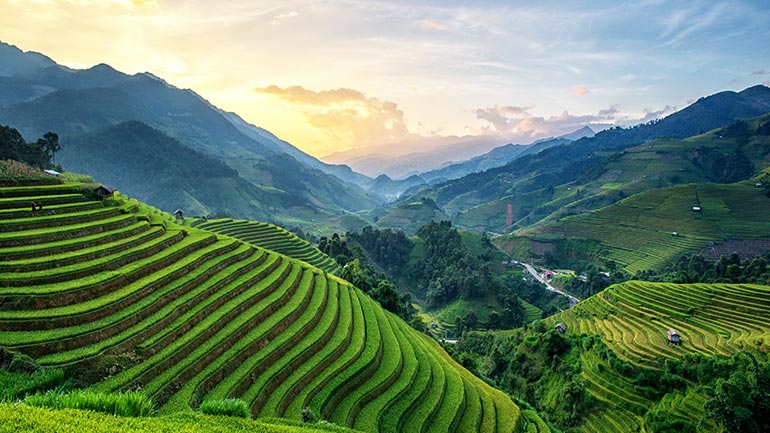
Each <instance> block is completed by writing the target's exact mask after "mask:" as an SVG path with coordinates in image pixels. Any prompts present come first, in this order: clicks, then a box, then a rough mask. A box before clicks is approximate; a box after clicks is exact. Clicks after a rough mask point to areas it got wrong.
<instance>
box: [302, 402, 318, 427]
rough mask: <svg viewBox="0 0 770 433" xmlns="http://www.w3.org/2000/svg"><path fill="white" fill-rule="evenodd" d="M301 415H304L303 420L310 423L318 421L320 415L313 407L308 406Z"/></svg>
mask: <svg viewBox="0 0 770 433" xmlns="http://www.w3.org/2000/svg"><path fill="white" fill-rule="evenodd" d="M300 416H301V417H302V422H309V423H316V422H318V415H317V414H316V413H315V411H314V410H313V408H311V407H307V406H306V407H305V408H304V409H302V414H301V415H300Z"/></svg>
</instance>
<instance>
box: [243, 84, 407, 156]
mask: <svg viewBox="0 0 770 433" xmlns="http://www.w3.org/2000/svg"><path fill="white" fill-rule="evenodd" d="M254 91H255V92H256V93H258V94H261V95H265V96H269V97H273V98H276V99H278V100H281V101H284V102H286V103H288V104H290V105H292V106H293V107H294V108H295V109H297V110H299V111H300V112H301V113H302V114H303V116H304V117H305V118H306V119H307V121H308V123H309V124H310V125H312V126H313V127H315V128H316V129H318V130H320V131H321V132H323V133H324V134H325V135H327V136H328V137H329V138H331V139H334V140H335V141H337V142H338V143H339V144H340V146H338V147H339V148H345V147H348V148H349V147H361V146H367V145H372V144H382V143H388V142H393V141H398V140H403V139H404V138H407V137H409V136H411V134H410V132H409V130H408V128H407V126H406V122H405V121H404V112H403V111H401V110H400V109H399V108H398V105H397V104H396V103H394V102H389V101H381V100H379V99H377V98H372V97H367V96H366V95H364V94H363V93H362V92H360V91H358V90H355V89H346V88H339V89H333V90H322V91H313V90H308V89H305V88H304V87H301V86H292V87H287V88H280V87H278V86H267V87H261V88H257V89H255V90H254Z"/></svg>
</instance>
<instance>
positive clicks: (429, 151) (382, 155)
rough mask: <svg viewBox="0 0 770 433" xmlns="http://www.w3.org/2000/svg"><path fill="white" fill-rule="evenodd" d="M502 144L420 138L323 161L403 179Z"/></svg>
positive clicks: (490, 140) (469, 138)
mask: <svg viewBox="0 0 770 433" xmlns="http://www.w3.org/2000/svg"><path fill="white" fill-rule="evenodd" d="M504 143H505V141H503V139H501V138H499V137H493V136H485V135H481V136H475V135H474V136H466V137H455V136H448V137H431V138H425V137H420V138H419V139H406V140H404V141H401V142H397V143H387V144H383V145H381V146H367V147H365V148H354V149H350V150H346V151H343V152H337V153H334V154H332V155H328V156H325V157H323V160H324V161H326V162H330V163H335V164H345V165H348V166H350V167H352V168H353V169H354V170H356V171H358V172H361V173H364V174H366V175H368V176H371V177H376V176H379V175H381V174H385V175H387V176H388V177H390V178H392V179H403V178H407V177H409V176H412V175H419V174H420V173H424V172H427V171H431V170H436V169H439V168H441V167H443V166H445V165H447V164H451V163H453V162H460V161H464V160H466V159H468V158H472V157H474V156H478V155H481V154H483V153H484V152H487V151H489V150H491V149H493V148H495V147H497V146H500V145H502V144H504Z"/></svg>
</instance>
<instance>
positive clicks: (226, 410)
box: [198, 398, 251, 418]
mask: <svg viewBox="0 0 770 433" xmlns="http://www.w3.org/2000/svg"><path fill="white" fill-rule="evenodd" d="M198 410H200V411H201V413H204V414H206V415H219V416H234V417H239V418H251V411H250V410H249V406H248V405H247V404H246V402H245V401H243V400H241V399H237V398H226V399H222V400H208V401H204V402H203V403H202V404H201V405H200V407H199V408H198Z"/></svg>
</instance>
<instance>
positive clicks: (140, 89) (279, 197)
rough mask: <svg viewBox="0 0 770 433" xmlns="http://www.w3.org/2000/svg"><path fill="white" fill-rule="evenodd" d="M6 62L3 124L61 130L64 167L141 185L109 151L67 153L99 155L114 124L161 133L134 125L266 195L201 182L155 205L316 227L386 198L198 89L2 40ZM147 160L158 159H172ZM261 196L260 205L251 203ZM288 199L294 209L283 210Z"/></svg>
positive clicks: (32, 133)
mask: <svg viewBox="0 0 770 433" xmlns="http://www.w3.org/2000/svg"><path fill="white" fill-rule="evenodd" d="M0 65H2V66H1V67H0V123H2V124H7V125H10V126H12V127H14V128H16V129H18V130H19V131H20V132H21V133H22V134H23V135H24V136H25V137H26V138H27V139H34V138H35V137H38V136H40V135H42V134H43V133H45V132H46V131H54V132H57V133H58V134H59V135H60V136H61V144H62V148H63V149H65V150H63V154H66V155H67V157H66V158H65V159H64V161H66V162H67V164H70V165H71V167H78V169H81V170H83V171H85V172H89V173H95V174H99V180H100V181H103V182H106V183H112V184H113V186H115V187H116V188H118V189H125V188H130V187H129V186H128V185H132V184H136V185H138V184H141V183H142V179H141V178H133V177H129V176H128V174H129V173H133V171H131V170H117V171H116V169H118V168H121V167H122V165H121V162H120V161H108V160H107V159H106V158H107V156H106V155H105V157H103V158H90V159H82V158H84V156H85V155H84V154H85V151H81V150H74V149H71V150H70V151H67V150H66V149H67V148H68V147H75V146H84V149H85V148H86V147H87V148H89V149H92V146H93V145H94V142H95V140H99V139H103V138H105V137H103V136H100V134H107V137H114V134H112V133H114V132H115V131H112V132H110V131H109V129H110V128H111V127H113V126H116V125H118V124H122V123H124V122H140V123H142V124H144V125H145V126H147V127H150V128H152V129H154V130H155V131H154V132H153V133H152V134H149V133H148V131H146V130H143V131H142V133H141V134H133V135H132V134H125V133H126V128H131V129H135V130H139V129H144V128H143V127H142V126H140V125H138V124H137V123H130V124H129V126H126V125H124V126H123V127H122V128H121V130H120V132H121V134H122V135H123V136H126V137H140V136H141V137H144V138H147V137H150V136H151V137H152V139H153V140H154V141H163V142H166V143H170V141H168V140H165V139H161V138H160V137H158V135H157V134H163V135H166V136H167V137H168V138H173V139H175V140H176V141H175V148H176V151H175V152H185V151H186V149H187V148H191V149H194V150H196V151H197V152H199V154H200V155H206V156H209V157H211V158H214V159H216V160H220V161H223V162H224V163H225V164H227V166H229V167H230V168H232V169H234V170H235V172H234V173H233V174H234V175H235V176H236V177H237V178H238V179H240V180H238V181H237V183H241V184H242V182H247V183H249V184H251V185H253V188H251V189H252V190H254V194H256V191H257V190H258V191H260V194H258V195H252V194H246V195H245V196H240V195H237V194H236V195H233V194H229V193H228V192H227V191H223V190H221V189H218V188H225V187H223V186H222V185H220V186H217V184H216V183H206V184H201V185H197V186H196V188H195V191H197V194H198V195H193V196H191V197H185V198H182V196H177V198H178V201H175V202H173V201H172V202H169V201H165V202H163V204H161V202H159V201H157V199H155V198H153V197H158V196H161V195H163V194H165V193H161V192H157V191H155V192H152V193H150V192H147V193H142V195H139V196H137V198H139V199H142V200H144V201H147V202H149V203H150V204H153V205H158V206H161V207H164V208H166V206H171V207H177V206H180V207H181V206H189V204H188V203H196V206H194V207H195V208H196V209H197V210H199V211H200V212H201V213H204V214H205V213H213V212H217V211H225V212H230V213H235V214H236V215H237V216H240V217H245V218H249V217H252V218H261V219H266V215H265V214H264V213H262V211H261V210H264V209H265V208H270V209H271V215H272V216H273V217H274V218H276V219H277V220H279V221H283V222H292V223H311V222H313V221H314V220H315V219H316V217H318V218H321V217H324V218H325V217H328V216H332V215H335V214H341V213H343V212H344V211H358V210H363V209H370V208H372V207H375V206H377V205H379V204H381V203H382V202H383V200H382V198H381V197H379V196H377V195H375V194H370V193H368V192H367V191H365V190H364V189H363V188H361V187H360V186H358V185H356V184H354V183H352V182H358V183H366V182H368V181H370V179H368V178H366V177H365V176H362V175H359V174H357V173H354V172H353V171H352V170H351V169H350V168H349V167H343V166H334V165H329V164H325V163H323V162H321V161H319V160H317V159H315V158H313V157H311V156H309V155H307V154H305V153H303V152H302V151H300V150H299V149H297V148H295V147H293V146H292V145H290V144H289V143H287V142H285V141H283V140H280V139H278V138H277V137H276V136H274V135H273V134H271V133H270V132H268V131H266V130H264V129H261V128H258V127H256V126H254V125H250V124H248V123H247V122H245V121H244V120H243V119H241V118H240V117H238V116H237V115H235V114H233V113H227V112H224V111H222V110H220V109H218V108H217V107H215V106H213V105H212V104H210V103H209V102H208V101H206V100H205V99H203V98H202V97H201V96H200V95H198V94H196V93H195V92H193V91H192V90H183V89H178V88H176V87H174V86H172V85H170V84H168V83H166V82H165V81H163V80H162V79H160V78H158V77H155V76H153V75H152V74H149V73H141V74H136V75H132V76H129V75H126V74H123V73H121V72H119V71H116V70H115V69H113V68H111V67H110V66H108V65H104V64H101V65H97V66H94V67H93V68H90V69H87V70H72V69H69V68H66V67H62V66H60V65H57V64H56V63H55V62H54V61H53V60H51V59H49V58H48V57H45V56H43V55H42V54H38V53H25V52H22V51H21V50H19V49H18V48H16V47H13V46H11V45H7V44H0ZM121 134H118V135H121ZM81 136H82V137H81ZM112 144H114V143H111V145H112ZM121 145H122V146H125V147H127V148H129V149H131V148H133V147H134V146H136V147H137V148H138V149H139V152H140V153H141V152H143V151H144V146H145V145H143V144H142V143H137V142H135V141H125V142H123V143H121ZM180 146H181V147H180ZM105 147H107V146H105ZM163 149H167V150H168V149H171V147H169V146H166V147H164V148H163ZM146 155H147V156H148V158H149V157H150V156H152V157H156V158H159V159H163V158H173V157H174V156H175V154H173V153H172V154H168V155H160V154H158V155H151V154H146ZM177 155H178V153H177ZM86 161H87V162H88V163H87V164H86ZM65 168H68V167H66V166H65ZM157 168H158V170H160V171H159V172H157V173H156V175H157V176H174V175H175V173H174V172H166V171H167V170H165V169H164V166H160V167H157ZM119 172H120V173H121V174H120V175H119V174H118V173H119ZM152 185H156V186H157V185H159V183H157V182H156V183H152ZM148 187H151V185H150V184H148ZM230 187H232V185H229V186H228V187H227V188H230ZM207 188H208V190H207ZM204 190H205V191H204ZM189 192H190V191H188V193H189ZM145 194H146V195H145ZM172 196H173V195H172ZM204 196H205V197H211V198H213V197H231V198H232V200H231V201H228V202H225V203H222V202H217V201H207V200H204V199H202V198H201V197H204ZM257 196H259V197H261V198H260V200H261V203H253V202H252V201H253V200H255V199H256V197H257ZM287 196H291V197H292V200H291V201H293V202H297V203H293V204H292V205H290V206H289V207H286V205H285V202H286V197H287ZM172 203H174V204H172ZM268 203H269V204H270V205H268ZM282 203H284V204H282ZM298 203H301V205H300V204H298ZM172 210H173V209H172Z"/></svg>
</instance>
